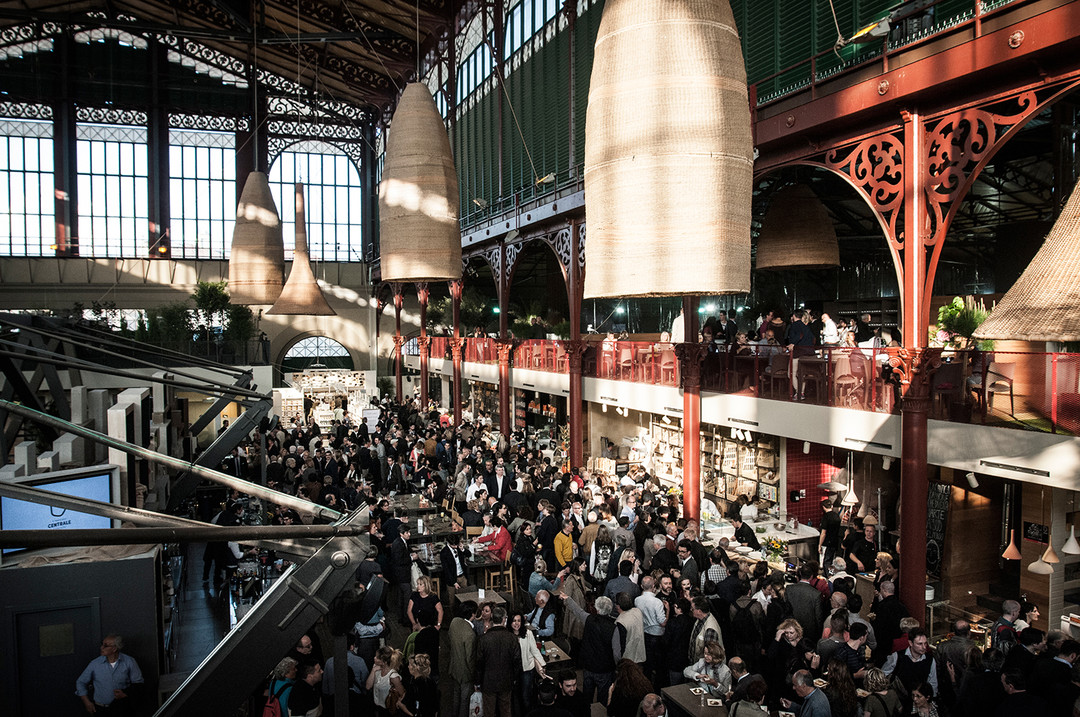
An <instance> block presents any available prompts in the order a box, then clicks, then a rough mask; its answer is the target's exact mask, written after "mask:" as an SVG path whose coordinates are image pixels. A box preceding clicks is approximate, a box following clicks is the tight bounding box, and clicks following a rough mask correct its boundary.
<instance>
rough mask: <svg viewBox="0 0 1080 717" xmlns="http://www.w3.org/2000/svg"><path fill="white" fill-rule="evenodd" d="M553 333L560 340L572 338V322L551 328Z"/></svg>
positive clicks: (561, 323) (566, 321)
mask: <svg viewBox="0 0 1080 717" xmlns="http://www.w3.org/2000/svg"><path fill="white" fill-rule="evenodd" d="M551 333H553V334H555V335H556V336H558V337H559V338H560V339H568V338H570V320H569V319H567V320H565V321H560V322H559V323H557V324H555V325H553V326H552V327H551Z"/></svg>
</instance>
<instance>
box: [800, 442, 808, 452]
mask: <svg viewBox="0 0 1080 717" xmlns="http://www.w3.org/2000/svg"><path fill="white" fill-rule="evenodd" d="M802 452H803V453H809V452H810V441H803V444H802Z"/></svg>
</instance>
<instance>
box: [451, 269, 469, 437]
mask: <svg viewBox="0 0 1080 717" xmlns="http://www.w3.org/2000/svg"><path fill="white" fill-rule="evenodd" d="M464 288H465V285H464V283H463V282H462V281H461V280H460V279H459V280H457V281H451V282H450V301H451V305H452V306H453V312H454V338H452V339H450V355H451V356H452V357H453V360H454V388H453V389H452V390H453V392H454V395H453V399H452V400H453V403H454V427H455V428H456V427H458V426H460V425H461V349H462V347H463V346H464V344H465V339H463V338H461V292H462V290H463V289H464Z"/></svg>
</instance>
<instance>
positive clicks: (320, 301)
mask: <svg viewBox="0 0 1080 717" xmlns="http://www.w3.org/2000/svg"><path fill="white" fill-rule="evenodd" d="M306 223H307V216H306V213H305V211H304V185H303V184H300V183H299V182H298V183H297V184H296V248H295V249H294V250H293V263H292V271H290V272H289V280H288V281H286V282H285V288H284V289H282V290H281V296H279V297H278V300H277V301H276V302H275V303H274V305H273V306H272V307H271V308H270V310H269V311H267V312H266V313H267V314H287V315H290V316H336V315H337V312H336V311H334V310H333V309H331V308H330V304H328V303H326V297H325V296H323V293H322V289H320V288H319V282H318V281H316V280H315V274H314V273H313V272H312V271H311V261H310V259H309V258H308V247H307V227H306Z"/></svg>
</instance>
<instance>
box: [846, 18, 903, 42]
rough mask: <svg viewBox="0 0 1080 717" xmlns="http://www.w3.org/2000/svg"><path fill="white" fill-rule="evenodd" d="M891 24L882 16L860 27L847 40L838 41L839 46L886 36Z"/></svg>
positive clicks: (871, 40)
mask: <svg viewBox="0 0 1080 717" xmlns="http://www.w3.org/2000/svg"><path fill="white" fill-rule="evenodd" d="M891 29H892V26H891V25H890V23H889V18H887V17H886V18H882V19H881V20H878V21H877V22H875V23H871V24H870V25H867V26H866V27H864V28H862V29H861V30H859V31H858V32H856V33H855V34H854V35H852V36H851V37H850V38H848V39H847V40H842V41H841V42H838V43H837V44H839V45H840V46H841V47H842V46H844V45H859V44H862V43H865V42H873V41H874V40H880V39H881V38H883V37H887V36H888V34H889V31H890V30H891Z"/></svg>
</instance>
